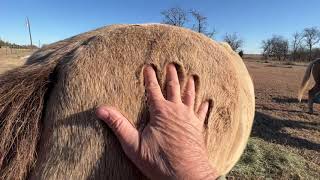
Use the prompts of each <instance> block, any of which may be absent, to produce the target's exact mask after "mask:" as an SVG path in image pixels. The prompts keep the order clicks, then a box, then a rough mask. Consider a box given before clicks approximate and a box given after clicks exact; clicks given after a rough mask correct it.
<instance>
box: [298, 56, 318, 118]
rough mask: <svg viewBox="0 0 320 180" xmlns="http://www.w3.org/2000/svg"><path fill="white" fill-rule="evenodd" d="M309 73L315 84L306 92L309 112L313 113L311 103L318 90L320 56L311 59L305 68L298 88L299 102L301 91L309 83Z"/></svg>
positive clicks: (302, 91)
mask: <svg viewBox="0 0 320 180" xmlns="http://www.w3.org/2000/svg"><path fill="white" fill-rule="evenodd" d="M311 73H312V76H313V79H314V81H315V85H314V86H313V87H312V88H311V89H310V90H309V92H308V108H309V113H313V103H314V102H315V98H316V96H317V94H318V93H319V92H320V58H319V59H316V60H314V61H312V62H311V63H310V64H309V65H308V67H307V70H306V72H305V74H304V77H303V80H302V83H301V86H300V89H299V95H298V99H299V101H300V102H301V99H302V96H303V93H304V91H305V90H306V88H307V86H308V84H309V80H310V76H311Z"/></svg>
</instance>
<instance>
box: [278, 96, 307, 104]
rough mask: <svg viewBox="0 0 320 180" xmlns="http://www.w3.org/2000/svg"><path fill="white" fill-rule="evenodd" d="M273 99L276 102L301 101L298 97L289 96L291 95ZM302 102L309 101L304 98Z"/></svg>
mask: <svg viewBox="0 0 320 180" xmlns="http://www.w3.org/2000/svg"><path fill="white" fill-rule="evenodd" d="M272 101H274V102H276V103H300V102H299V101H298V99H297V98H289V97H275V98H272ZM301 103H308V100H306V99H302V100H301Z"/></svg>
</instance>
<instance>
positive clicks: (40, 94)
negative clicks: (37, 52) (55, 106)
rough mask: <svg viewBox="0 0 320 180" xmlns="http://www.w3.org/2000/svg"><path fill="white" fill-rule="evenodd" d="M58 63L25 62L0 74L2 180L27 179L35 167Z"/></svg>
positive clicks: (0, 157)
mask: <svg viewBox="0 0 320 180" xmlns="http://www.w3.org/2000/svg"><path fill="white" fill-rule="evenodd" d="M54 67H55V66H54V65H45V64H42V65H40V64H36V65H35V64H33V65H24V66H22V67H19V68H16V69H13V70H11V71H8V72H6V73H5V74H3V75H0V137H1V138H0V179H24V178H25V177H26V175H27V173H28V171H29V170H30V168H31V167H32V165H33V163H34V160H35V155H36V145H37V142H38V140H39V132H40V120H41V118H42V111H43V108H44V103H45V96H46V92H47V90H48V88H49V85H50V79H49V77H50V74H51V73H52V72H53V70H54Z"/></svg>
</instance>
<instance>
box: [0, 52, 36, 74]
mask: <svg viewBox="0 0 320 180" xmlns="http://www.w3.org/2000/svg"><path fill="white" fill-rule="evenodd" d="M31 53H32V51H31V50H30V49H9V48H6V47H2V48H0V73H3V72H4V71H7V70H9V69H12V68H14V67H17V66H21V65H22V64H23V63H24V62H25V61H24V60H25V59H26V57H27V56H28V55H30V54H31Z"/></svg>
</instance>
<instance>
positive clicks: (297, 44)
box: [292, 32, 303, 61]
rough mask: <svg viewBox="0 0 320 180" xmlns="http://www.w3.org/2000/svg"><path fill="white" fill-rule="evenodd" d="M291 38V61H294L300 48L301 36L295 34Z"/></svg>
mask: <svg viewBox="0 0 320 180" xmlns="http://www.w3.org/2000/svg"><path fill="white" fill-rule="evenodd" d="M292 37H293V39H292V60H293V61H295V60H296V59H297V52H298V50H299V49H301V48H302V39H303V34H302V33H299V32H295V33H294V34H293V35H292Z"/></svg>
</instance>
